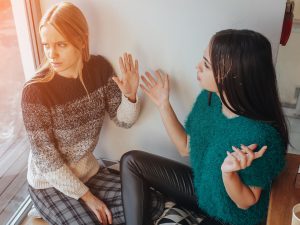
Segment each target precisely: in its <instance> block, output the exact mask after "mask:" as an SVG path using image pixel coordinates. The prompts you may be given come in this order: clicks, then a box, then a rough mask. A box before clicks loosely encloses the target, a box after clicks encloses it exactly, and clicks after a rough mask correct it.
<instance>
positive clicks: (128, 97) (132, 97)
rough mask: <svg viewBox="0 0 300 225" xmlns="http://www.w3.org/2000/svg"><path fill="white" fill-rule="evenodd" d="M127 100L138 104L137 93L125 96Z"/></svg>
mask: <svg viewBox="0 0 300 225" xmlns="http://www.w3.org/2000/svg"><path fill="white" fill-rule="evenodd" d="M124 96H125V98H127V99H128V100H129V101H130V102H132V103H136V93H135V94H131V95H125V94H124Z"/></svg>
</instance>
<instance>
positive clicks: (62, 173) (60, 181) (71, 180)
mask: <svg viewBox="0 0 300 225" xmlns="http://www.w3.org/2000/svg"><path fill="white" fill-rule="evenodd" d="M44 176H45V178H46V179H47V181H48V182H49V183H50V184H51V185H52V186H53V187H54V188H56V189H57V190H59V191H61V192H62V193H64V194H65V195H67V196H69V197H71V198H74V199H76V200H78V199H79V198H80V197H82V196H83V195H84V194H85V193H86V192H87V191H88V190H89V188H88V187H87V186H86V185H85V184H84V183H83V182H82V181H81V180H80V179H79V178H78V177H76V176H75V174H73V172H72V171H71V170H70V168H69V167H68V166H67V165H66V164H64V165H63V166H62V167H61V168H59V169H57V170H55V171H52V172H49V173H46V174H44Z"/></svg>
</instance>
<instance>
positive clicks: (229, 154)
mask: <svg viewBox="0 0 300 225" xmlns="http://www.w3.org/2000/svg"><path fill="white" fill-rule="evenodd" d="M226 153H227V155H228V157H229V158H230V159H231V160H232V162H233V163H234V164H235V165H237V164H239V160H238V159H237V158H236V157H235V156H234V155H233V154H232V153H230V152H228V151H227V152H226Z"/></svg>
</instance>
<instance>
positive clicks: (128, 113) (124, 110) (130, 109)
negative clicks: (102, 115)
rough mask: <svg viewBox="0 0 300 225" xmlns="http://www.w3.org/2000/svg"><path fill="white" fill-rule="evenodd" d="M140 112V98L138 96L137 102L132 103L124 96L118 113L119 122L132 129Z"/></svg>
mask: <svg viewBox="0 0 300 225" xmlns="http://www.w3.org/2000/svg"><path fill="white" fill-rule="evenodd" d="M139 112H140V100H139V97H138V96H137V98H136V102H135V103H132V102H131V101H129V100H128V99H127V98H126V97H125V96H124V95H123V94H122V101H121V104H120V106H119V108H118V111H117V120H118V121H119V122H122V123H125V124H127V125H128V126H129V127H130V126H131V125H133V123H134V122H135V121H136V120H137V118H138V115H139Z"/></svg>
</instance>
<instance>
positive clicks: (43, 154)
mask: <svg viewBox="0 0 300 225" xmlns="http://www.w3.org/2000/svg"><path fill="white" fill-rule="evenodd" d="M21 105H22V113H23V121H24V125H25V129H26V131H27V135H28V138H29V142H30V145H31V152H32V160H33V162H34V164H35V165H36V167H37V169H38V170H39V172H41V173H42V174H43V176H44V178H45V179H46V180H47V181H48V182H49V183H50V184H51V185H52V186H53V187H55V188H56V189H58V190H59V191H61V192H62V193H64V194H65V195H67V196H70V197H72V198H75V199H79V198H80V197H81V196H82V195H83V194H85V193H86V192H87V191H88V187H87V186H86V185H85V184H84V183H83V182H81V181H80V179H79V178H78V177H76V176H75V175H74V174H73V172H72V171H71V169H70V168H69V167H68V166H67V165H66V163H65V162H64V160H63V157H62V156H61V154H60V152H59V151H58V149H57V147H56V142H55V137H54V134H53V129H52V120H51V114H50V111H49V108H48V107H47V106H46V104H45V102H44V101H43V96H42V93H41V92H40V91H39V89H38V88H37V87H35V85H34V84H31V85H28V86H26V87H25V88H24V90H23V95H22V102H21Z"/></svg>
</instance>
